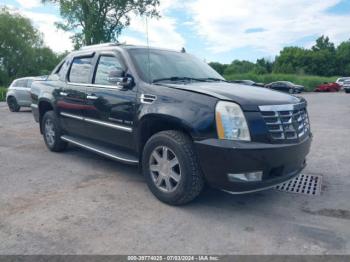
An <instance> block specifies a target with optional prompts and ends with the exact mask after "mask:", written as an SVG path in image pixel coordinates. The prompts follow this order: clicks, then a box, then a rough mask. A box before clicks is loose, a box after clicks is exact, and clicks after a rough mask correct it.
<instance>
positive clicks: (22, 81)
mask: <svg viewBox="0 0 350 262" xmlns="http://www.w3.org/2000/svg"><path fill="white" fill-rule="evenodd" d="M27 84H28V80H26V79H19V80H16V81H15V82H14V83H13V85H12V86H13V87H27Z"/></svg>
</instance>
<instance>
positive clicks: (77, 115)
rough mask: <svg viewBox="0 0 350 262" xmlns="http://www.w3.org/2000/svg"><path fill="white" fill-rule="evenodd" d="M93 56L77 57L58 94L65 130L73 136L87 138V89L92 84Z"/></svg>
mask: <svg viewBox="0 0 350 262" xmlns="http://www.w3.org/2000/svg"><path fill="white" fill-rule="evenodd" d="M92 62H93V56H84V57H75V58H74V59H73V61H72V62H71V65H70V69H69V70H68V73H67V77H66V79H65V86H64V88H63V89H61V90H60V92H59V94H58V97H59V99H58V103H57V105H58V108H59V113H60V117H61V121H62V125H63V127H64V129H65V130H66V131H67V132H68V133H69V134H72V135H79V136H86V124H85V122H84V110H86V107H87V105H86V88H87V85H88V84H90V83H91V73H92Z"/></svg>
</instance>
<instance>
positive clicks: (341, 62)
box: [336, 40, 350, 76]
mask: <svg viewBox="0 0 350 262" xmlns="http://www.w3.org/2000/svg"><path fill="white" fill-rule="evenodd" d="M336 60H337V66H338V72H337V74H338V75H342V76H350V40H348V41H345V42H343V43H341V44H340V45H339V46H338V47H337V50H336Z"/></svg>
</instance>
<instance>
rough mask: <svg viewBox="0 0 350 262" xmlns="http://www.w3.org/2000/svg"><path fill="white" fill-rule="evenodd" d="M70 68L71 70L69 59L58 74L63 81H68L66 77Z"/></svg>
mask: <svg viewBox="0 0 350 262" xmlns="http://www.w3.org/2000/svg"><path fill="white" fill-rule="evenodd" d="M68 68H69V59H67V60H65V61H64V63H63V64H62V65H61V67H60V69H59V71H58V72H57V74H58V76H59V78H60V80H62V81H65V80H66V75H67V70H68Z"/></svg>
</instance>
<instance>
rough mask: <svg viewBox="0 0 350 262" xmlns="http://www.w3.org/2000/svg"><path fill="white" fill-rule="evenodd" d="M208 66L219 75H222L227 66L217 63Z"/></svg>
mask: <svg viewBox="0 0 350 262" xmlns="http://www.w3.org/2000/svg"><path fill="white" fill-rule="evenodd" d="M209 65H210V66H211V67H212V68H213V69H214V70H215V71H216V72H218V73H219V74H220V75H223V74H224V72H225V70H226V68H227V67H228V65H226V64H221V63H219V62H211V63H209Z"/></svg>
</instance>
